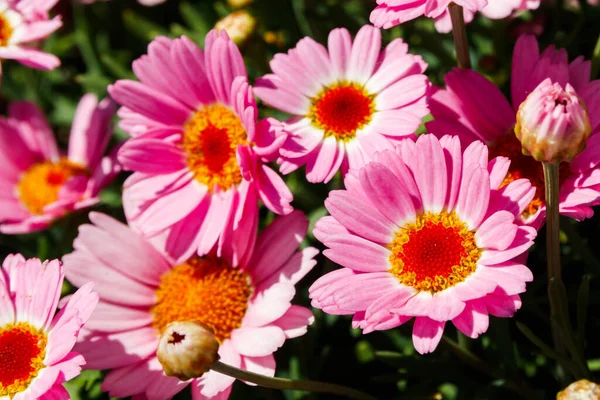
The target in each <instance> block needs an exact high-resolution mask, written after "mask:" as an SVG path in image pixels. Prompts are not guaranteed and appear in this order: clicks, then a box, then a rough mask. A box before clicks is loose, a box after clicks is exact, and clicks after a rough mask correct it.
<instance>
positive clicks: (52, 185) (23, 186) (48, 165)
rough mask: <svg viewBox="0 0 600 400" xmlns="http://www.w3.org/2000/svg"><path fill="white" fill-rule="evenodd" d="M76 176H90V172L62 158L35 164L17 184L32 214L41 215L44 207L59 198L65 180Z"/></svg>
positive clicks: (23, 200) (22, 201)
mask: <svg viewBox="0 0 600 400" xmlns="http://www.w3.org/2000/svg"><path fill="white" fill-rule="evenodd" d="M75 176H85V177H89V176H90V172H89V170H88V169H87V168H85V167H84V166H81V165H78V164H76V163H74V162H71V161H69V160H68V159H67V158H61V159H60V161H58V162H52V161H44V162H41V163H38V164H34V165H32V166H31V167H30V168H29V169H28V170H27V171H26V172H25V173H24V174H23V176H22V177H21V180H20V181H19V183H18V184H17V192H18V196H19V199H20V200H21V203H22V204H23V205H24V206H25V207H26V208H27V209H28V210H29V211H30V212H31V213H32V214H37V215H41V214H43V213H44V207H46V206H47V205H49V204H52V203H54V202H55V201H57V200H58V194H59V191H60V189H61V188H62V186H63V185H64V184H65V182H66V181H67V180H69V179H70V178H72V177H75Z"/></svg>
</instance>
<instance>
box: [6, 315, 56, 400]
mask: <svg viewBox="0 0 600 400" xmlns="http://www.w3.org/2000/svg"><path fill="white" fill-rule="evenodd" d="M47 340H48V339H47V337H46V335H45V334H44V333H43V332H41V331H40V330H39V329H36V328H34V327H32V326H31V325H29V324H28V323H27V322H19V323H17V324H9V325H7V326H4V327H0V365H1V366H2V368H0V396H10V397H11V398H12V396H14V395H15V394H16V393H19V392H22V391H24V390H25V389H27V387H28V386H29V384H30V383H31V381H32V380H33V379H34V378H35V377H36V376H37V375H38V373H39V371H40V370H41V369H42V368H43V367H44V363H43V361H44V357H45V356H46V343H47Z"/></svg>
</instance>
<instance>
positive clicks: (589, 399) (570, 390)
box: [556, 379, 600, 400]
mask: <svg viewBox="0 0 600 400" xmlns="http://www.w3.org/2000/svg"><path fill="white" fill-rule="evenodd" d="M598 399H600V385H597V384H595V383H594V382H590V381H588V380H587V379H582V380H580V381H577V382H573V383H571V384H570V385H569V386H567V388H566V389H565V390H563V391H562V392H560V393H559V394H558V395H557V396H556V400H598Z"/></svg>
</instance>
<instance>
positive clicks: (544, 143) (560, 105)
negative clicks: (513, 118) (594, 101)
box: [515, 78, 591, 163]
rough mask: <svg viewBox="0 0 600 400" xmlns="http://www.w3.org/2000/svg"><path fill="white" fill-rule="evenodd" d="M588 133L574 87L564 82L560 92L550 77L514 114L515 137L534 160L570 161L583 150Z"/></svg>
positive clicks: (586, 116)
mask: <svg viewBox="0 0 600 400" xmlns="http://www.w3.org/2000/svg"><path fill="white" fill-rule="evenodd" d="M590 130H591V127H590V120H589V118H588V114H587V110H586V108H585V105H584V104H583V102H582V100H581V99H580V98H579V96H577V93H576V92H575V89H573V86H571V85H570V84H568V83H567V86H566V87H565V88H564V89H563V88H562V87H561V86H560V85H559V84H558V83H554V84H553V83H552V81H551V80H550V78H547V79H545V80H544V81H542V83H540V84H539V86H538V87H537V88H536V89H535V90H534V91H533V92H532V93H531V94H530V95H529V96H527V99H526V100H525V101H524V102H523V103H521V106H520V107H519V110H518V111H517V124H516V125H515V135H516V136H517V138H518V139H519V141H520V142H521V146H522V148H523V150H524V151H527V152H528V153H529V154H531V156H532V157H533V158H535V159H536V160H537V161H544V162H551V163H552V162H562V161H567V162H571V160H573V157H575V156H576V155H577V154H579V153H581V151H582V150H583V149H585V145H586V142H587V139H588V138H589V136H590Z"/></svg>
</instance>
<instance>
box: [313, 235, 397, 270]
mask: <svg viewBox="0 0 600 400" xmlns="http://www.w3.org/2000/svg"><path fill="white" fill-rule="evenodd" d="M324 244H325V245H326V246H328V247H329V249H326V250H325V251H323V254H324V255H325V256H326V257H327V258H329V259H330V260H331V261H333V262H335V263H337V264H340V265H342V266H344V267H347V268H350V269H352V270H354V271H357V272H378V271H387V270H388V269H389V268H390V263H389V258H390V256H391V254H392V253H391V252H390V251H389V250H388V249H387V248H385V247H384V246H381V245H379V244H376V243H373V242H371V241H368V240H366V239H363V238H361V237H359V236H355V235H351V234H340V235H331V236H328V237H327V240H326V241H325V242H324Z"/></svg>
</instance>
